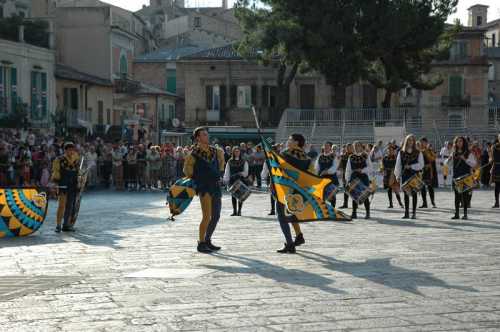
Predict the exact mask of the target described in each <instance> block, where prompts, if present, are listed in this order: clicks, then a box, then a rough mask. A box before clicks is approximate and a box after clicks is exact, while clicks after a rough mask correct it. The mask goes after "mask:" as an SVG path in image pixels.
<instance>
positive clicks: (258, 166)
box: [253, 145, 266, 188]
mask: <svg viewBox="0 0 500 332" xmlns="http://www.w3.org/2000/svg"><path fill="white" fill-rule="evenodd" d="M253 160H254V176H255V178H256V179H257V187H258V188H261V187H262V177H261V173H262V169H263V167H264V163H265V162H266V154H265V153H264V151H263V150H262V146H260V145H257V146H256V147H255V152H254V154H253Z"/></svg>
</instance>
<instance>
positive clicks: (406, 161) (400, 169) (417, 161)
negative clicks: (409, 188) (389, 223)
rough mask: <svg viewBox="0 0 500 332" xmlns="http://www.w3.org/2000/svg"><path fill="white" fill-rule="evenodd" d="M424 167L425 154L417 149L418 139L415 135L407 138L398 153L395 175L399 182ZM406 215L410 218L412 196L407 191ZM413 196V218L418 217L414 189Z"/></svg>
mask: <svg viewBox="0 0 500 332" xmlns="http://www.w3.org/2000/svg"><path fill="white" fill-rule="evenodd" d="M422 168H424V156H423V155H422V152H420V151H419V150H418V149H417V140H416V139H415V136H414V135H408V136H406V138H405V141H404V144H403V147H402V148H401V151H399V153H398V158H397V159H396V167H395V168H394V175H395V176H396V180H398V181H399V183H401V184H403V183H405V182H406V181H408V180H409V179H410V178H412V177H413V176H415V175H417V174H418V173H419V172H420V171H421V170H422ZM404 195H405V215H404V216H403V219H408V218H410V196H409V195H408V194H407V193H406V192H405V193H404ZM411 196H412V215H411V218H412V219H416V218H417V192H416V191H413V192H412V193H411Z"/></svg>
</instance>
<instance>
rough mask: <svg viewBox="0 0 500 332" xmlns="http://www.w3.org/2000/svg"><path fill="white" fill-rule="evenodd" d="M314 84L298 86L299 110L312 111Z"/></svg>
mask: <svg viewBox="0 0 500 332" xmlns="http://www.w3.org/2000/svg"><path fill="white" fill-rule="evenodd" d="M314 98H315V91H314V84H302V85H301V86H300V108H302V109H314Z"/></svg>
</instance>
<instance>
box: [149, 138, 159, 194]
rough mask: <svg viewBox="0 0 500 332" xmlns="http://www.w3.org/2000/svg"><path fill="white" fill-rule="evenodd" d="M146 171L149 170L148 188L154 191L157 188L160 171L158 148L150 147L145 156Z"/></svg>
mask: <svg viewBox="0 0 500 332" xmlns="http://www.w3.org/2000/svg"><path fill="white" fill-rule="evenodd" d="M147 160H148V169H149V186H150V188H151V189H154V188H155V187H157V186H158V182H159V180H160V170H161V156H160V147H158V146H152V147H151V149H150V152H149V153H148V155H147Z"/></svg>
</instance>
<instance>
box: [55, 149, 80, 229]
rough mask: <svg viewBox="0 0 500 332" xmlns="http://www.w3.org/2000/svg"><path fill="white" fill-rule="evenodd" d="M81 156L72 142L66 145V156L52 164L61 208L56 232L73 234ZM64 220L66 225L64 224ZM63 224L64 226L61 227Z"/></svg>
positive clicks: (58, 212) (58, 209)
mask: <svg viewBox="0 0 500 332" xmlns="http://www.w3.org/2000/svg"><path fill="white" fill-rule="evenodd" d="M79 169H80V155H79V154H78V152H77V151H76V147H75V145H74V144H73V143H72V142H66V143H65V144H64V154H63V155H62V156H60V157H58V158H56V159H55V160H54V162H53V163H52V178H51V181H52V182H53V183H55V184H56V185H57V186H58V192H59V198H58V200H59V206H58V208H57V215H56V223H57V225H56V230H55V231H56V232H57V233H59V232H61V230H62V231H63V232H73V231H74V228H73V225H72V223H71V222H72V221H71V218H72V217H73V212H74V209H75V203H76V197H77V193H78V172H79ZM63 218H64V224H62V221H63ZM61 224H62V226H61Z"/></svg>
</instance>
